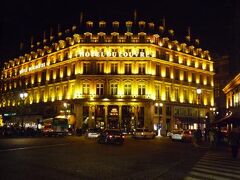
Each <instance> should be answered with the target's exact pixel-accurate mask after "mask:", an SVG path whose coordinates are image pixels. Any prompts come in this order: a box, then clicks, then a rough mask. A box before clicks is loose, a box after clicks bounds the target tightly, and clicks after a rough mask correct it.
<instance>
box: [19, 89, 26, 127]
mask: <svg viewBox="0 0 240 180" xmlns="http://www.w3.org/2000/svg"><path fill="white" fill-rule="evenodd" d="M19 96H20V99H21V100H22V106H23V105H24V101H25V99H26V98H27V97H28V93H27V92H21V93H20V94H19ZM22 114H23V112H22ZM21 126H22V128H23V117H22V122H21Z"/></svg>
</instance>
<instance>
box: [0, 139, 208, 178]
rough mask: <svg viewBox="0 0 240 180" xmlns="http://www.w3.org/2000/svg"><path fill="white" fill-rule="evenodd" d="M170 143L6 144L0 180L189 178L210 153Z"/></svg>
mask: <svg viewBox="0 0 240 180" xmlns="http://www.w3.org/2000/svg"><path fill="white" fill-rule="evenodd" d="M206 151H207V149H206V148H196V147H194V146H193V145H192V144H190V143H181V142H172V141H170V140H169V139H168V138H156V139H154V140H134V139H131V138H126V140H125V143H124V144H123V145H120V146H119V145H104V144H98V143H96V141H94V140H89V139H86V138H84V137H66V138H14V139H0V160H1V163H0V170H1V173H0V179H24V180H25V179H34V180H37V179H70V180H71V179H174V180H176V179H184V177H187V176H188V175H189V174H188V172H189V171H190V170H191V169H192V167H193V166H194V165H195V163H197V162H198V161H199V160H200V158H201V157H204V156H203V155H204V154H205V153H206Z"/></svg>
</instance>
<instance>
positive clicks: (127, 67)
mask: <svg viewBox="0 0 240 180" xmlns="http://www.w3.org/2000/svg"><path fill="white" fill-rule="evenodd" d="M125 74H132V64H130V63H128V64H125Z"/></svg>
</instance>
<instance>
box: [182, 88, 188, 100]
mask: <svg viewBox="0 0 240 180" xmlns="http://www.w3.org/2000/svg"><path fill="white" fill-rule="evenodd" d="M183 100H184V102H187V101H188V93H187V90H186V89H184V90H183Z"/></svg>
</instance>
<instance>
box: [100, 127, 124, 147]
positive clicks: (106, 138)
mask: <svg viewBox="0 0 240 180" xmlns="http://www.w3.org/2000/svg"><path fill="white" fill-rule="evenodd" d="M123 142H124V135H123V134H122V132H121V131H120V130H118V129H106V130H104V131H103V132H102V133H100V135H99V136H98V143H112V144H123Z"/></svg>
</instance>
